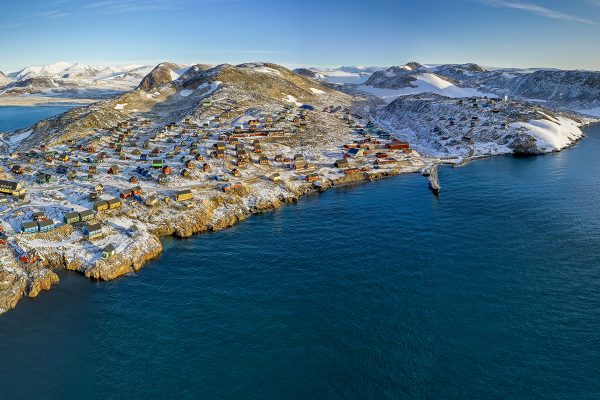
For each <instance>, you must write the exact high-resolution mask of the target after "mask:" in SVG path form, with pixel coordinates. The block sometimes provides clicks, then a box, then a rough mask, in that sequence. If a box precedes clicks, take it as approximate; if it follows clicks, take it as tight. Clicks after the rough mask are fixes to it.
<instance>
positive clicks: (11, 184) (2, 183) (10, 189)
mask: <svg viewBox="0 0 600 400" xmlns="http://www.w3.org/2000/svg"><path fill="white" fill-rule="evenodd" d="M21 192H22V187H21V183H19V182H15V181H7V180H4V179H0V193H6V194H10V195H13V196H18V195H19V194H21Z"/></svg>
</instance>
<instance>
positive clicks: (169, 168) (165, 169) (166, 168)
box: [162, 165, 171, 175]
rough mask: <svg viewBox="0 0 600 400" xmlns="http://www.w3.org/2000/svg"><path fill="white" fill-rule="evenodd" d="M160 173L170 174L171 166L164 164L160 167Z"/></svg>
mask: <svg viewBox="0 0 600 400" xmlns="http://www.w3.org/2000/svg"><path fill="white" fill-rule="evenodd" d="M162 173H163V174H165V175H169V174H171V167H169V166H168V165H165V166H164V167H163V168H162Z"/></svg>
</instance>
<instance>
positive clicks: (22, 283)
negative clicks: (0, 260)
mask: <svg viewBox="0 0 600 400" xmlns="http://www.w3.org/2000/svg"><path fill="white" fill-rule="evenodd" d="M26 292H27V277H26V276H25V275H23V274H19V273H17V272H15V271H14V270H6V269H2V270H0V314H2V313H3V312H5V311H8V310H10V309H11V308H14V307H15V306H16V305H17V302H18V301H19V300H20V299H21V297H23V295H24V294H25V293H26Z"/></svg>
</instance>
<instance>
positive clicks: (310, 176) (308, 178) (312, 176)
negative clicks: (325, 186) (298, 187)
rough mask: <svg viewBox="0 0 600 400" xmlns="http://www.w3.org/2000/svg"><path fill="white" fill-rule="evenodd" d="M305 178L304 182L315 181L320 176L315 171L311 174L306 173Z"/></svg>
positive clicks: (318, 179)
mask: <svg viewBox="0 0 600 400" xmlns="http://www.w3.org/2000/svg"><path fill="white" fill-rule="evenodd" d="M305 180H306V182H317V181H320V180H321V177H320V176H319V174H317V173H312V174H308V175H306V178H305Z"/></svg>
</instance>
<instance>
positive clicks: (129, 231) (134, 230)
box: [127, 224, 140, 237]
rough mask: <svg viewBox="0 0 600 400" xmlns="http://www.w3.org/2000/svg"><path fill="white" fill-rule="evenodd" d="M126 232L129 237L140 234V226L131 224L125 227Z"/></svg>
mask: <svg viewBox="0 0 600 400" xmlns="http://www.w3.org/2000/svg"><path fill="white" fill-rule="evenodd" d="M127 234H128V235H129V236H131V237H134V236H137V235H139V234H140V228H138V226H137V225H135V224H133V225H131V226H130V227H129V228H127Z"/></svg>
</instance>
